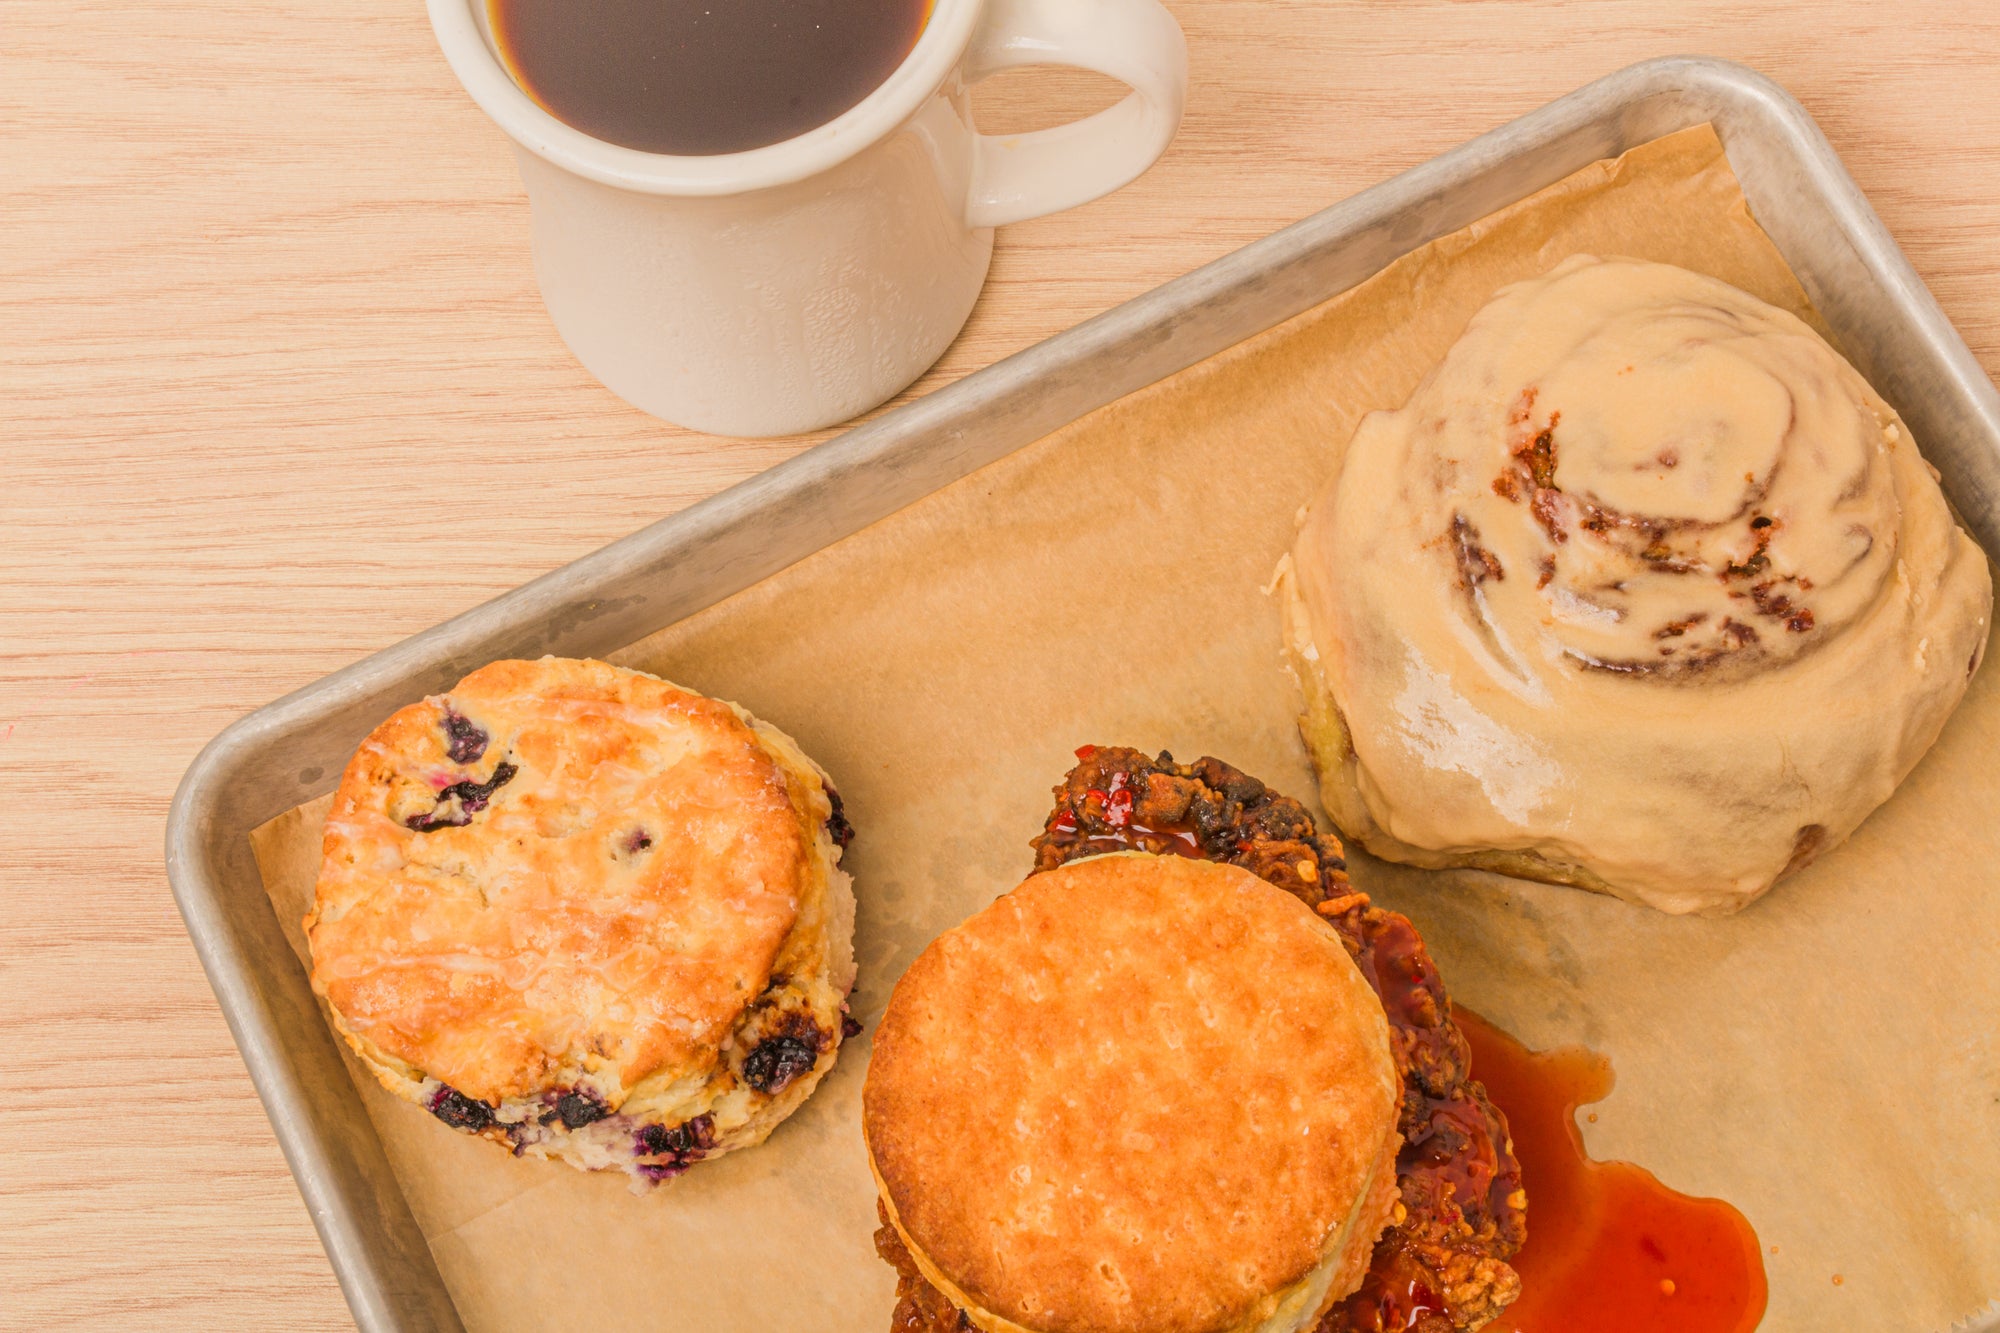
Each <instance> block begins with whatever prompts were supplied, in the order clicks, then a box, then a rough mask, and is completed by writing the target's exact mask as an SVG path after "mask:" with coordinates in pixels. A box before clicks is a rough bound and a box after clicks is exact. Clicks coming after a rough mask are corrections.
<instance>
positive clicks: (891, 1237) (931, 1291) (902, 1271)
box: [875, 1199, 978, 1333]
mask: <svg viewBox="0 0 2000 1333" xmlns="http://www.w3.org/2000/svg"><path fill="white" fill-rule="evenodd" d="M875 1216H876V1217H877V1218H879V1219H880V1220H881V1223H882V1225H881V1226H879V1227H877V1228H876V1229H875V1253H876V1254H878V1255H880V1256H881V1258H882V1262H883V1263H885V1264H887V1265H889V1267H891V1268H893V1269H895V1270H896V1312H895V1313H894V1314H893V1315H891V1316H890V1317H889V1333H966V1331H967V1330H972V1333H978V1330H977V1329H975V1328H974V1327H973V1323H972V1321H971V1320H970V1319H968V1318H966V1317H965V1311H963V1310H961V1309H959V1308H958V1307H957V1306H956V1305H953V1304H952V1303H951V1302H950V1301H948V1300H946V1299H945V1297H944V1293H943V1292H941V1291H939V1290H938V1289H937V1288H936V1287H933V1286H932V1285H931V1284H930V1283H929V1282H927V1281H925V1280H924V1275H923V1274H922V1273H920V1272H918V1271H917V1261H916V1260H914V1259H912V1258H911V1257H910V1251H909V1248H908V1247H907V1246H905V1245H904V1244H903V1238H902V1237H901V1236H899V1235H897V1234H896V1228H895V1227H893V1226H891V1225H889V1210H888V1209H887V1208H884V1207H883V1206H882V1201H881V1200H880V1199H877V1200H876V1201H875Z"/></svg>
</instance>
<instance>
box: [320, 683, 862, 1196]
mask: <svg viewBox="0 0 2000 1333" xmlns="http://www.w3.org/2000/svg"><path fill="white" fill-rule="evenodd" d="M830 823H831V824H833V826H834V827H836V828H839V829H842V830H844V828H845V825H844V821H841V820H839V818H838V816H837V815H836V813H835V806H834V799H833V798H832V797H831V796H830V789H829V788H828V786H827V784H826V780H825V777H824V775H823V774H822V773H821V772H820V771H819V770H818V769H817V767H816V766H814V765H813V764H812V762H811V761H810V760H808V759H806V758H805V756H804V755H803V754H802V753H800V752H799V750H798V748H797V746H796V745H795V744H793V743H792V741H791V740H790V739H789V738H788V737H786V736H784V735H783V733H781V732H778V731H777V730H776V729H774V728H771V727H768V726H765V725H764V724H761V723H759V722H757V721H756V720H755V719H754V718H751V717H750V716H749V715H748V714H746V713H744V712H743V711H742V710H740V709H738V708H736V707H735V706H734V705H731V704H728V703H724V702H721V701H718V700H714V699H709V698H705V697H703V696H701V695H698V694H694V693H691V692H689V691H687V690H683V689H681V688H679V687H677V686H675V685H671V684H669V683H667V682H666V681H663V680H659V679H657V678H656V677H652V676H649V675H646V674H644V673H641V672H636V671H628V670H624V669H622V668H618V667H613V666H609V665H607V664H605V663H602V662H594V661H574V660H563V659H556V658H543V659H542V660H540V661H535V662H525V661H509V662H496V663H494V664H492V665H490V666H487V667H483V668H481V669H480V670H478V671H475V672H473V673H472V674H471V675H469V676H467V677H466V678H465V679H464V680H462V681H460V682H459V683H458V685H456V686H455V687H453V689H452V690H451V691H450V692H449V693H448V694H444V695H440V696H436V697H434V698H430V699H426V700H424V701H423V702H421V703H418V704H413V705H411V706H409V707H407V708H404V709H402V710H401V711H399V712H397V713H396V714H395V715H394V716H392V717H391V718H389V719H388V721H386V722H384V723H383V724H382V725H381V726H379V727H378V728H376V730H375V731H374V732H373V733H372V734H371V735H370V736H369V737H368V739H367V740H366V741H364V742H363V743H362V745H361V748H360V750H359V751H358V752H357V753H356V754H355V756H354V759H353V760H352V762H350V763H349V765H348V767H347V770H346V773H345V774H344V776H343V777H342V780H341V784H340V787H339V789H338V790H337V792H336V793H335V796H334V803H333V808H332V810H331V811H330V812H329V814H328V817H327V823H326V831H325V838H324V844H323V857H322V862H321V869H320V876H319V881H318V885H317V888H316V891H315V895H314V905H313V911H312V913H311V914H310V915H309V916H308V917H307V918H306V934H307V938H308V940H309V942H310V944H311V948H312V958H313V969H312V982H313V987H314V989H315V990H316V991H317V992H318V993H319V994H320V995H322V996H323V997H325V999H326V1001H327V1004H328V1006H329V1007H330V1009H331V1011H332V1014H333V1018H334V1023H335V1026H336V1027H337V1028H338V1029H339V1030H340V1032H341V1034H342V1035H343V1036H344V1037H345V1038H346V1039H347V1041H348V1043H349V1045H350V1046H352V1047H353V1049H354V1050H355V1052H356V1053H357V1054H358V1055H359V1056H360V1057H361V1058H362V1060H363V1061H364V1062H366V1063H367V1064H368V1066H369V1067H370V1069H371V1070H372V1071H373V1072H374V1073H375V1074H376V1076H377V1077H378V1078H379V1079H380V1080H381V1081H382V1083H383V1085H384V1086H385V1087H387V1088H389V1089H390V1090H391V1091H392V1092H395V1093H396V1094H397V1095H399V1096H402V1097H404V1098H406V1099H407V1100H410V1101H414V1102H417V1103H418V1104H420V1105H423V1106H424V1107H425V1108H426V1109H428V1110H430V1111H432V1112H433V1113H434V1114H436V1115H437V1116H438V1117H439V1118H440V1119H442V1120H444V1121H446V1123H448V1124H451V1125H453V1126H454V1127H456V1128H459V1129H463V1130H467V1131H469V1132H473V1133H479V1134H483V1135H485V1136H487V1137H490V1138H494V1139H497V1140H499V1141H501V1142H504V1143H506V1144H508V1145H509V1146H510V1147H512V1148H514V1149H515V1150H516V1151H517V1152H532V1153H535V1154H537V1155H544V1156H559V1157H563V1158H565V1159H567V1160H569V1161H571V1162H572V1163H574V1164H576V1165H578V1166H583V1167H614V1168H623V1169H625V1170H628V1171H630V1172H632V1173H633V1174H634V1175H635V1176H637V1177H640V1178H642V1179H658V1178H662V1177H664V1176H666V1175H671V1174H673V1173H674V1172H675V1171H677V1170H679V1169H680V1168H682V1167H684V1166H685V1165H687V1164H688V1163H689V1162H691V1161H694V1160H698V1159H699V1158H701V1157H705V1156H713V1155H715V1154H716V1153H720V1152H725V1151H728V1150H729V1149H731V1148H735V1147H742V1146H746V1145H747V1144H749V1143H754V1142H757V1141H759V1140H761V1139H762V1138H763V1137H764V1136H765V1135H766V1134H768V1133H769V1132H770V1129H771V1128H772V1127H773V1126H774V1125H775V1124H776V1123H777V1121H778V1120H780V1119H782V1118H783V1116H784V1115H785V1114H787V1113H789V1111H790V1110H791V1109H792V1108H793V1107H795V1106H796V1105H797V1104H798V1103H799V1102H800V1101H802V1100H803V1098H804V1097H805V1095H806V1094H807V1093H808V1092H810V1090H811V1088H812V1086H813V1085H814V1084H815V1083H816V1082H817V1081H818V1079H819V1077H820V1076H821V1075H823V1074H824V1073H825V1071H826V1069H827V1068H828V1067H830V1066H831V1064H832V1062H833V1059H834V1056H835V1053H836V1051H837V1048H838V1046H839V1043H840V1040H841V1036H842V1027H843V1023H844V1019H845V1006H844V1001H845V996H846V992H847V990H848V988H849V987H851V985H852V983H853V962H852V949H851V936H852V929H853V907H852V898H851V895H850V893H849V891H848V887H847V881H846V876H845V875H844V874H843V873H842V872H841V871H839V870H838V869H837V866H836V862H837V860H838V857H839V854H840V853H839V848H838V847H837V846H836V845H835V844H834V841H833V833H832V831H831V830H830V828H829V825H830Z"/></svg>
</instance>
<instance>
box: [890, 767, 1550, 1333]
mask: <svg viewBox="0 0 2000 1333" xmlns="http://www.w3.org/2000/svg"><path fill="white" fill-rule="evenodd" d="M1078 754H1079V757H1080V758H1081V760H1082V762H1081V763H1080V764H1079V765H1078V766H1077V768H1076V769H1075V770H1073V771H1072V772H1071V773H1070V774H1069V776H1068V777H1067V778H1066V779H1065V780H1064V782H1063V784H1062V785H1060V786H1058V787H1057V789H1056V800H1057V803H1056V809H1055V812H1054V813H1053V814H1052V815H1051V816H1050V818H1049V821H1048V824H1047V826H1046V828H1045V829H1044V832H1043V834H1042V835H1041V836H1040V837H1039V838H1037V839H1036V840H1035V848H1036V867H1037V873H1036V874H1034V875H1033V876H1031V877H1030V878H1029V879H1028V880H1027V881H1026V882H1025V883H1023V884H1022V885H1021V886H1020V887H1019V888H1017V889H1015V890H1014V891H1013V892H1011V893H1009V894H1007V895H1005V896H1004V897H1002V898H1001V899H999V900H998V901H997V902H995V903H994V904H993V905H992V906H990V907H988V908H987V909H985V910H984V911H983V912H981V913H979V914H977V915H976V916H974V917H972V918H971V919H970V920H968V921H967V922H965V923H964V924H962V925H960V926H959V927H957V928H956V929H954V930H951V931H948V932H946V933H945V934H944V935H942V936H940V937H939V938H938V939H937V940H936V941H934V942H933V943H932V945H931V946H930V948H928V949H927V950H926V951H925V952H924V954H923V955H922V956H921V957H920V958H919V959H918V960H917V962H916V963H915V964H913V965H912V966H911V968H910V970H909V971H908V973H906V974H905V975H904V977H903V979H902V980H901V981H900V982H899V983H898V984H897V987H896V990H895V993H894V994H893V995H892V996H891V998H890V1001H889V1006H888V1010H887V1012H886V1013H885V1014H884V1016H883V1019H882V1022H881V1026H880V1028H879V1029H878V1031H877V1033H876V1037H875V1048H874V1055H873V1057H872V1060H871V1062H870V1067H869V1073H868V1081H867V1085H866V1088H865V1090H864V1092H863V1129H864V1133H865V1135H866V1139H867V1146H868V1153H869V1160H870V1164H871V1167H872V1169H873V1171H874V1173H875V1179H876V1183H877V1187H878V1194H879V1200H878V1209H879V1212H880V1215H881V1219H882V1228H881V1230H880V1231H878V1232H877V1235H876V1246H877V1249H878V1251H879V1252H880V1253H881V1255H882V1257H883V1258H884V1259H885V1260H886V1261H887V1262H889V1263H890V1264H891V1265H893V1266H894V1267H895V1268H896V1270H897V1273H898V1279H899V1280H898V1284H897V1298H898V1299H897V1308H896V1312H895V1316H894V1319H893V1322H892V1327H893V1328H895V1329H896V1330H898V1333H954V1331H955V1330H963V1329H980V1330H985V1331H986V1333H1239V1331H1241V1333H1253V1331H1254V1333H1297V1331H1298V1330H1318V1331H1319V1333H1348V1331H1349V1330H1355V1331H1357V1333H1358V1331H1359V1330H1374V1329H1378V1328H1396V1329H1416V1330H1420V1331H1421V1333H1454V1331H1455V1330H1458V1329H1471V1328H1477V1327H1479V1326H1481V1325H1482V1324H1484V1323H1485V1322H1487V1321H1488V1320H1490V1319H1491V1318H1492V1317H1493V1316H1494V1315H1496V1314H1497V1313H1498V1312H1499V1311H1500V1310H1501V1309H1502V1308H1503V1307H1504V1306H1505V1305H1506V1304H1507V1303H1508V1302H1509V1301H1511V1300H1512V1299H1513V1298H1514V1297H1515V1295H1517V1294H1518V1292H1519V1285H1520V1284H1519V1279H1518V1277H1517V1276H1516V1275H1515V1273H1514V1271H1513V1270H1512V1268H1511V1267H1509V1266H1508V1265H1507V1263H1506V1259H1507V1257H1508V1256H1510V1255H1511V1254H1512V1253H1513V1252H1514V1251H1515V1250H1516V1249H1518V1248H1519V1245H1520V1243H1521V1240H1522V1239H1523V1237H1524V1235H1525V1209H1526V1198H1525V1195H1524V1194H1523V1193H1522V1191H1521V1187H1520V1174H1519V1166H1518V1164H1517V1163H1516V1162H1515V1160H1514V1158H1513V1154H1512V1150H1511V1146H1510V1145H1509V1142H1508V1139H1507V1131H1506V1121H1505V1119H1504V1117H1502V1116H1501V1115H1500V1113H1499V1112H1498V1111H1497V1110H1495V1109H1494V1108H1493V1107H1492V1105H1491V1103H1490V1102H1488V1101H1487V1099H1486V1096H1485V1093H1484V1091H1483V1089H1481V1088H1480V1087H1479V1085H1478V1084H1477V1083H1474V1082H1472V1081H1470V1080H1469V1078H1468V1077H1467V1073H1468V1068H1467V1067H1468V1064H1469V1056H1468V1054H1467V1050H1466V1045H1465V1041H1464V1038H1463V1036H1462V1035H1461V1034H1460V1033H1459V1032H1458V1030H1457V1028H1456V1026H1455V1025H1454V1024H1453V1023H1452V1021H1451V1017H1450V1004H1449V1001H1448V999H1447V998H1446V997H1445V993H1444V989H1443V985H1442V983H1441V982H1440V981H1439V980H1438V978H1437V974H1436V969H1435V967H1434V966H1433V965H1432V964H1431V962H1430V960H1429V958H1428V956H1427V955H1426V954H1425V952H1424V948H1423V944H1422V941H1421V940H1419V939H1418V938H1417V936H1416V932H1415V931H1414V930H1413V929H1412V928H1411V927H1410V924H1409V922H1408V921H1407V920H1406V919H1405V918H1403V917H1401V916H1399V915H1397V914H1396V913H1393V912H1385V911H1383V910H1382V909H1380V908H1377V907H1374V906H1373V905H1372V904H1370V903H1369V901H1368V899H1367V898H1366V896H1365V895H1362V894H1358V893H1355V892H1354V891H1353V890H1352V888H1351V886H1350V885H1349V884H1348V882H1347V879H1346V875H1345V865H1344V862H1343V861H1342V859H1341V856H1340V846H1339V843H1338V842H1337V841H1335V840H1334V839H1332V838H1330V837H1326V836H1324V835H1321V834H1319V833H1318V832H1317V830H1316V829H1315V827H1314V825H1313V821H1312V819H1311V816H1310V815H1308V814H1307V813H1306V811H1305V810H1304V808H1303V807H1301V806H1300V805H1299V804H1298V803H1297V802H1295V801H1292V800H1289V799H1288V798H1285V797H1283V796H1279V795H1277V794H1276V793H1273V792H1271V791H1270V790H1269V789H1267V788H1266V787H1264V785H1263V784H1262V783H1260V782H1258V781H1257V780H1256V779H1254V778H1250V777H1248V776H1247V775H1245V774H1242V773H1240V772H1238V771H1237V770H1235V769H1233V768H1230V767H1229V766H1228V765H1226V764H1222V763H1220V762H1218V761H1216V760H1213V759H1204V760H1202V761H1200V762H1199V763H1198V764H1194V765H1183V764H1176V763H1175V762H1173V760H1172V758H1171V756H1168V755H1164V754H1163V755H1160V756H1159V757H1157V758H1153V757H1149V756H1146V755H1143V754H1141V753H1139V752H1137V751H1133V750H1127V749H1119V748H1111V747H1088V746H1087V747H1085V748H1084V749H1083V750H1081V751H1079V752H1078Z"/></svg>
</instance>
